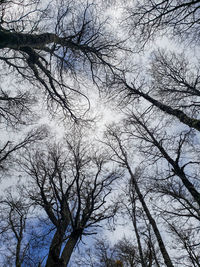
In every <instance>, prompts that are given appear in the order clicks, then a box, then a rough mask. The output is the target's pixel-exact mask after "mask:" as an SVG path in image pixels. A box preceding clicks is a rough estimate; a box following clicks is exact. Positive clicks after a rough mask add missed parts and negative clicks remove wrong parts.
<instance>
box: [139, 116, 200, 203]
mask: <svg viewBox="0 0 200 267" xmlns="http://www.w3.org/2000/svg"><path fill="white" fill-rule="evenodd" d="M135 118H136V117H135ZM136 120H137V122H138V123H139V124H140V125H141V126H142V127H143V128H144V129H145V131H146V132H147V133H148V134H149V136H150V137H151V139H152V141H153V144H154V145H155V146H156V147H157V148H158V149H159V150H160V152H161V154H162V155H163V157H164V158H165V159H166V160H167V161H168V163H169V164H170V165H171V166H172V167H173V171H174V173H175V174H176V175H177V176H178V177H179V178H180V179H181V181H182V183H183V184H184V186H185V187H186V188H187V190H188V191H189V192H190V194H191V195H192V196H193V198H194V200H195V201H196V202H197V203H198V205H199V206H200V193H199V192H198V191H197V190H196V188H195V187H194V185H193V184H192V183H191V182H190V181H189V180H188V178H187V177H186V175H185V173H184V171H183V169H182V168H181V167H180V166H179V164H178V163H177V162H176V161H174V160H173V159H172V158H171V157H170V156H169V154H168V153H167V151H166V150H165V149H164V147H163V146H162V145H161V143H160V142H158V141H157V140H156V138H155V137H154V135H153V134H152V132H151V131H150V130H149V129H148V128H147V126H146V125H145V124H143V123H142V122H141V121H140V120H139V119H138V118H136Z"/></svg>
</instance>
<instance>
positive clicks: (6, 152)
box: [0, 126, 48, 171]
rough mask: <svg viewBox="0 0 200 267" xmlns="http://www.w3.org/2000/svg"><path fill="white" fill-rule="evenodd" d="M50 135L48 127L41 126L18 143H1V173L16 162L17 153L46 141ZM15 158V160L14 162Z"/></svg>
mask: <svg viewBox="0 0 200 267" xmlns="http://www.w3.org/2000/svg"><path fill="white" fill-rule="evenodd" d="M47 135H48V130H47V127H45V126H40V127H38V128H36V129H33V130H31V131H29V132H28V133H27V134H26V135H25V137H23V138H21V140H20V139H19V140H18V141H15V142H14V141H10V140H8V141H5V142H4V143H3V142H2V144H1V142H0V144H1V147H0V171H6V170H8V169H9V167H10V166H11V165H13V163H14V161H16V160H17V155H16V153H17V152H19V151H20V150H23V149H25V148H30V146H31V145H33V144H36V143H38V142H40V141H42V140H44V139H45V138H46V137H47ZM14 158H15V160H14Z"/></svg>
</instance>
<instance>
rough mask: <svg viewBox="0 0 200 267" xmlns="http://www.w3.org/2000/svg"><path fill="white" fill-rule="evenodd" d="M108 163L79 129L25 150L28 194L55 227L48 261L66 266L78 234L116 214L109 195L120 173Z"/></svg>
mask: <svg viewBox="0 0 200 267" xmlns="http://www.w3.org/2000/svg"><path fill="white" fill-rule="evenodd" d="M106 165H107V158H106V156H105V155H104V154H101V153H96V152H91V148H90V147H89V146H88V143H84V141H83V137H82V136H81V135H80V134H78V133H76V134H75V136H74V137H73V138H70V137H67V138H66V139H65V140H63V141H62V144H61V143H60V144H59V145H55V146H52V145H50V144H48V147H47V148H46V149H43V150H39V149H38V148H37V150H36V151H34V152H30V153H27V154H26V156H25V158H24V162H23V163H22V166H23V168H24V170H25V172H27V173H28V175H29V176H30V178H31V182H30V185H28V187H27V189H26V190H27V195H28V197H29V198H31V200H32V202H33V204H34V205H36V206H39V207H41V209H42V210H43V211H45V212H46V215H47V218H48V220H49V221H50V222H51V225H52V226H51V227H52V229H54V235H53V238H52V240H51V241H50V244H49V252H48V257H47V262H46V266H58V265H59V266H66V265H67V264H68V262H69V260H70V257H71V254H72V252H73V250H74V248H75V246H76V245H77V243H78V242H79V240H81V238H82V237H83V236H87V235H91V234H95V233H96V230H95V229H96V228H97V227H98V226H100V222H102V221H104V220H107V219H111V218H112V217H113V215H114V214H115V212H116V209H117V206H116V204H113V205H112V204H111V203H107V198H108V196H109V195H110V193H111V191H112V187H111V185H112V184H113V183H114V181H115V180H116V179H117V178H118V177H119V174H118V173H117V172H116V171H114V170H113V171H111V170H109V169H107V167H106ZM92 229H93V230H92Z"/></svg>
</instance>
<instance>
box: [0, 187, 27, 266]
mask: <svg viewBox="0 0 200 267" xmlns="http://www.w3.org/2000/svg"><path fill="white" fill-rule="evenodd" d="M15 194H16V192H15ZM0 204H1V205H0V216H1V223H0V234H1V238H0V242H1V252H2V253H1V255H2V257H1V261H2V260H3V262H2V263H1V264H2V266H8V265H9V266H16V267H21V266H22V264H23V263H24V262H25V260H26V252H27V250H28V248H29V241H28V240H26V241H25V239H27V238H25V237H24V235H25V230H26V221H27V216H28V211H29V208H30V207H29V205H28V203H27V201H26V200H25V199H24V198H23V197H22V196H20V197H13V195H12V193H11V192H9V191H7V194H6V195H5V197H4V198H1V200H0ZM2 258H3V259H2Z"/></svg>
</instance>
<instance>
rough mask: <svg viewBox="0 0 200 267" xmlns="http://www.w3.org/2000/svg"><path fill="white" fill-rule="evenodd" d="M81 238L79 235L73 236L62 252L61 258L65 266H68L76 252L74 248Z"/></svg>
mask: <svg viewBox="0 0 200 267" xmlns="http://www.w3.org/2000/svg"><path fill="white" fill-rule="evenodd" d="M79 236H80V235H78V234H73V233H72V234H71V235H70V237H69V239H68V241H67V243H66V245H65V247H64V249H63V252H62V256H61V260H62V262H63V263H64V265H63V266H67V265H68V263H69V260H70V257H71V255H72V252H73V250H74V247H75V246H76V244H77V242H78V240H79Z"/></svg>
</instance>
